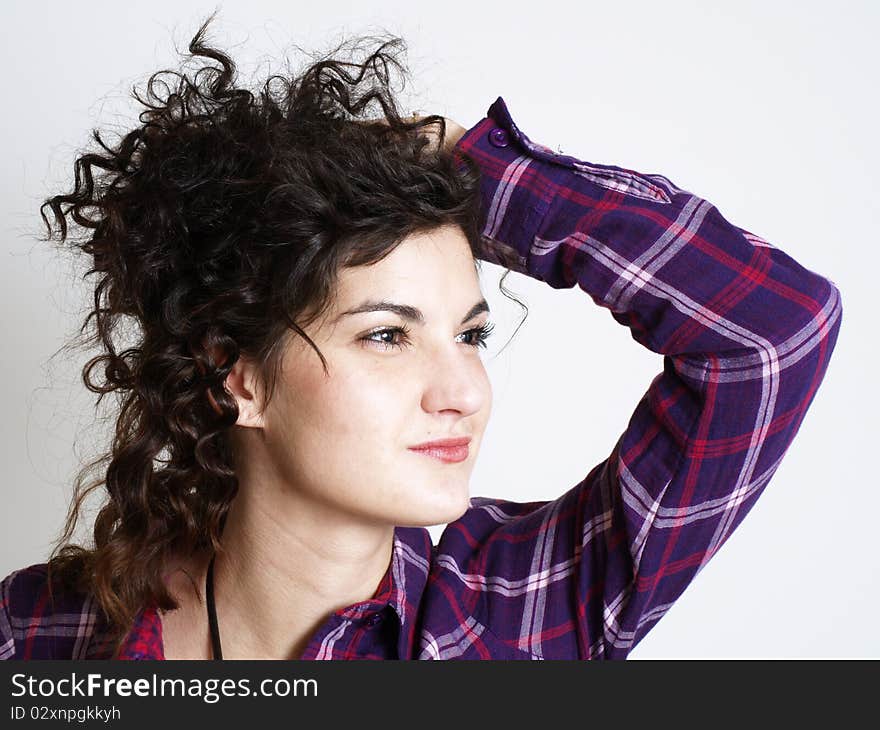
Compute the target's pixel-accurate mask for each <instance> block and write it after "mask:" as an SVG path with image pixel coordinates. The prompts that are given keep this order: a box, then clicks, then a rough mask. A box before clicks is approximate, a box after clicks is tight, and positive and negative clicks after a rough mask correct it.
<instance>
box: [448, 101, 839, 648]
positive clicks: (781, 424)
mask: <svg viewBox="0 0 880 730" xmlns="http://www.w3.org/2000/svg"><path fill="white" fill-rule="evenodd" d="M455 151H456V154H459V155H466V156H467V157H469V158H470V159H471V160H473V161H474V162H476V163H477V165H478V166H479V168H480V171H481V176H482V195H483V201H484V207H485V210H484V213H485V218H484V226H483V235H484V237H485V239H486V241H487V243H489V244H490V245H491V246H492V250H493V253H491V254H489V255H487V257H486V258H487V260H490V261H495V262H498V263H506V264H507V265H509V266H511V267H512V268H514V269H515V270H517V271H519V272H520V273H523V274H525V275H527V276H530V277H533V278H536V279H539V280H542V281H545V282H546V283H547V284H549V285H550V286H552V287H554V288H566V287H573V286H574V285H578V286H579V287H580V288H581V289H582V290H583V291H585V292H586V293H587V294H588V295H589V296H590V297H591V298H592V299H593V301H594V302H595V303H596V304H598V305H600V306H602V307H605V308H606V309H608V310H610V312H611V314H612V316H613V317H614V319H615V320H616V321H617V322H619V323H620V324H623V325H626V326H627V327H629V328H630V331H631V333H632V337H633V338H634V339H635V340H636V341H637V342H638V343H640V344H641V345H643V346H644V347H647V348H648V349H650V350H652V351H653V352H656V353H658V354H661V355H663V368H662V371H661V372H660V373H658V374H657V376H656V377H655V378H654V379H653V380H652V381H651V383H650V385H649V386H648V388H647V392H646V393H645V395H644V396H643V397H642V399H641V400H640V401H639V402H638V404H637V405H636V408H635V411H634V412H633V414H632V417H631V418H630V421H629V424H628V426H627V428H626V430H625V431H624V433H623V434H622V435H621V437H620V438H619V440H618V441H617V443H616V445H615V447H614V448H613V450H612V452H611V454H610V455H609V456H608V458H607V459H605V460H604V461H603V462H601V463H600V464H597V465H596V466H595V467H594V468H592V469H591V470H590V471H589V473H588V474H587V476H586V477H585V478H584V479H583V480H582V481H581V482H579V483H578V484H576V485H575V486H574V487H572V488H570V489H569V490H568V491H567V492H565V493H564V494H563V495H562V496H561V497H559V498H558V499H555V500H553V501H550V502H535V503H530V504H521V503H515V502H508V501H504V500H500V499H489V498H475V499H473V500H472V505H473V506H475V507H477V509H473V510H471V511H469V513H468V514H467V516H466V517H465V518H463V520H462V521H460V523H456V525H455V527H454V529H451V530H447V533H445V535H444V540H443V541H441V544H440V546H439V549H440V552H441V554H442V555H443V558H442V560H444V561H445V564H446V565H447V566H448V567H449V569H450V572H451V573H455V574H457V575H456V577H455V580H459V581H461V583H462V584H463V586H464V590H467V591H473V592H474V593H475V594H479V595H474V596H473V600H472V601H469V603H470V604H472V605H474V606H475V610H474V617H475V626H477V627H479V629H475V630H474V631H473V632H472V633H473V638H472V639H471V641H472V642H474V644H476V645H478V644H479V643H480V642H481V641H483V640H484V639H485V637H486V636H488V635H494V637H495V639H500V640H501V641H503V642H504V643H506V644H508V645H509V646H511V647H516V648H517V649H519V650H521V651H523V652H527V653H528V654H531V655H532V656H533V657H536V658H583V659H593V658H608V659H612V658H614V659H619V658H624V657H626V655H627V654H628V653H629V652H630V651H631V650H632V649H633V647H634V646H635V645H636V644H637V643H638V642H639V640H640V639H641V638H642V637H643V636H644V635H645V634H646V633H647V632H648V631H649V630H650V628H651V627H652V626H653V625H654V624H656V622H657V621H658V620H659V619H660V618H661V617H662V616H663V615H664V613H665V612H666V611H667V610H668V609H669V607H670V606H671V605H672V603H673V602H674V601H675V600H676V599H677V598H678V597H679V596H680V595H681V593H682V592H683V591H684V589H685V588H686V587H687V585H688V584H689V583H690V582H691V581H692V580H693V579H694V577H695V576H696V574H697V573H698V572H699V571H700V570H701V569H702V567H703V566H704V565H705V564H706V562H707V561H708V560H709V559H710V558H711V557H712V556H713V555H714V554H715V553H716V552H717V551H718V549H719V548H720V547H721V546H722V545H723V544H724V542H725V541H726V540H727V538H728V537H729V536H730V534H731V533H732V532H733V531H734V530H735V529H736V527H737V526H738V525H739V524H740V522H741V521H742V520H743V518H744V517H745V516H746V514H747V513H748V512H749V510H750V509H751V508H752V506H753V505H754V504H755V501H756V500H757V499H758V497H759V496H760V494H761V493H762V492H763V490H764V488H765V487H766V485H767V483H768V482H769V481H770V479H771V477H772V476H773V474H774V472H775V471H776V469H777V468H778V467H779V464H780V461H781V460H782V457H783V456H784V454H785V452H786V450H787V449H788V447H789V446H790V444H791V442H792V440H793V439H794V437H795V435H796V434H797V432H798V429H799V427H800V425H801V422H802V421H803V418H804V416H805V414H806V411H807V409H808V408H809V406H810V404H811V402H812V400H813V398H814V396H815V394H816V390H817V388H818V387H819V384H820V383H821V381H822V379H823V377H824V375H825V371H826V369H827V367H828V362H829V358H830V356H831V352H832V350H833V348H834V346H835V343H836V340H837V335H838V332H839V329H840V324H841V313H842V309H841V298H840V292H839V291H838V289H837V288H836V287H835V286H834V284H833V283H832V282H831V281H829V280H828V279H826V278H824V277H822V276H820V275H818V274H816V273H813V272H812V271H809V270H808V269H806V268H804V267H803V266H801V265H800V264H798V263H797V262H796V261H795V260H794V259H792V258H791V257H790V256H789V255H787V254H786V253H784V252H783V251H781V250H780V249H778V248H776V247H774V246H772V245H771V244H769V243H768V242H767V241H765V240H763V239H762V238H760V237H759V236H756V235H754V234H752V233H750V232H748V231H746V230H744V229H742V228H739V227H737V226H735V225H733V224H731V223H729V222H728V221H727V220H726V219H725V218H724V217H723V216H722V215H721V213H720V212H719V211H718V209H717V208H716V207H715V206H713V205H712V204H711V203H709V202H707V201H706V200H703V199H702V198H700V197H698V196H697V195H694V194H693V193H691V192H688V191H686V190H682V189H680V188H678V187H676V186H675V185H674V184H673V183H672V182H671V181H670V180H668V179H667V178H665V177H663V176H661V175H656V174H643V173H638V172H635V171H633V170H627V169H624V168H620V167H616V166H611V165H599V164H593V163H589V162H585V161H582V160H579V159H577V158H574V157H571V156H567V155H561V154H555V153H554V152H553V151H552V150H550V149H548V148H546V147H544V146H542V145H539V144H536V143H534V142H532V141H531V140H529V139H528V137H527V136H526V135H525V134H523V133H522V132H521V131H520V130H519V129H518V128H517V126H516V124H515V123H514V122H513V120H512V119H511V117H510V114H509V112H508V109H507V107H506V105H505V103H504V101H503V99H501V98H500V97H499V98H498V99H497V100H496V101H495V102H494V103H493V104H492V106H491V107H490V108H489V110H488V112H487V117H486V118H485V119H483V120H482V121H480V122H479V123H478V124H476V125H475V126H474V127H472V128H471V129H469V130H468V131H467V132H466V133H465V134H464V135H463V136H462V137H461V139H460V140H459V141H458V143H457V144H456V146H455ZM562 407H564V406H562ZM475 546H477V547H475ZM481 631H483V632H485V633H481ZM478 648H479V647H478Z"/></svg>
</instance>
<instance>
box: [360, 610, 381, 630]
mask: <svg viewBox="0 0 880 730" xmlns="http://www.w3.org/2000/svg"><path fill="white" fill-rule="evenodd" d="M381 621H382V614H381V613H374V614H371V615H369V616H367V618H366V620H365V621H364V623H366V625H367V626H369V627H370V628H372V627H373V626H375V625H376V624H378V623H379V622H381Z"/></svg>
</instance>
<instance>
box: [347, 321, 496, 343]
mask: <svg viewBox="0 0 880 730" xmlns="http://www.w3.org/2000/svg"><path fill="white" fill-rule="evenodd" d="M494 329H495V325H494V324H492V323H491V322H486V323H485V324H482V325H480V326H479V327H473V328H471V329H469V330H467V331H466V332H462V333H461V335H459V336H460V337H468V338H469V340H468V341H467V342H465V344H466V345H470V346H471V347H475V348H477V347H483V348H485V347H486V341H487V340H488V339H489V336H490V335H491V334H492V331H493V330H494ZM409 334H410V331H409V329H408V328H407V327H383V328H382V329H378V330H373V331H372V332H370V333H368V334H367V335H365V336H364V337H361V338H360V339H361V342H370V343H375V344H377V345H379V346H380V347H381V348H382V349H385V350H390V349H393V348H397V349H400V350H402V349H403V347H404V346H405V345H408V344H410V338H409Z"/></svg>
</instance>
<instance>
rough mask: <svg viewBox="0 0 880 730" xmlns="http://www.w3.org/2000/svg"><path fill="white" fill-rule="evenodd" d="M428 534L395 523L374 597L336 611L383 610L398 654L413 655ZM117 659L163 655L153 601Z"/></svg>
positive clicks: (428, 556) (428, 548)
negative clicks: (392, 629) (394, 635)
mask: <svg viewBox="0 0 880 730" xmlns="http://www.w3.org/2000/svg"><path fill="white" fill-rule="evenodd" d="M433 549H434V548H433V545H432V542H431V535H430V533H429V532H428V530H427V529H425V528H424V527H395V528H394V543H393V546H392V550H391V562H390V563H389V565H388V570H387V571H386V572H385V575H384V576H383V577H382V580H381V581H380V582H379V586H378V588H377V589H376V592H375V593H374V594H373V597H372V598H370V599H369V600H366V601H361V602H359V603H355V604H353V605H351V606H349V607H347V608H344V609H342V610H340V611H338V612H337V615H339V616H342V617H345V618H361V617H363V616H364V615H365V614H369V613H380V612H384V613H386V614H388V618H390V619H392V620H394V621H395V623H396V625H397V629H398V634H397V655H398V657H400V658H403V659H406V658H409V657H410V656H412V651H413V646H414V645H415V641H416V636H415V630H416V623H417V621H416V619H417V616H418V611H419V606H420V604H421V597H422V592H423V591H424V589H425V585H426V584H427V580H428V572H429V570H430V566H431V560H432V557H433ZM119 658H120V659H164V656H163V653H162V622H161V619H160V616H159V612H158V609H157V607H156V606H155V605H149V606H146V607H145V608H144V609H142V610H141V611H140V613H139V614H138V616H137V617H136V618H135V622H134V625H133V627H132V629H131V631H130V632H129V633H128V636H127V637H126V639H125V642H124V643H123V646H122V650H121V651H120V654H119Z"/></svg>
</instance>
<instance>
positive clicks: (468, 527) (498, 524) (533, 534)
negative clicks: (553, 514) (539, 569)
mask: <svg viewBox="0 0 880 730" xmlns="http://www.w3.org/2000/svg"><path fill="white" fill-rule="evenodd" d="M551 504H552V503H551V502H548V501H538V502H513V501H511V500H507V499H500V498H496V497H471V499H470V506H469V507H468V509H467V511H466V512H465V513H464V514H463V515H462V516H461V517H459V518H458V519H457V520H455V521H453V522H450V523H449V524H447V526H446V528H445V529H444V530H443V534H442V535H441V537H440V541H439V543H438V545H437V549H438V551H439V553H440V554H441V555H445V556H447V557H451V558H452V559H453V560H454V561H455V563H456V564H457V565H458V566H460V567H461V568H462V569H464V568H466V567H467V566H469V565H471V564H472V563H473V562H474V561H475V560H479V561H480V562H481V563H482V569H483V570H485V569H487V568H488V567H489V566H487V565H486V564H485V562H484V561H485V559H486V557H487V555H488V553H487V551H488V550H489V549H490V548H500V549H492V554H493V556H495V557H500V555H503V556H504V559H509V558H510V557H511V553H513V554H516V553H524V552H527V551H528V546H529V543H530V541H531V542H534V541H536V540H537V539H539V537H540V534H541V532H542V526H543V524H544V522H545V519H546V514H547V510H548V509H549V506H550V505H551ZM499 554H500V555H499Z"/></svg>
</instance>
